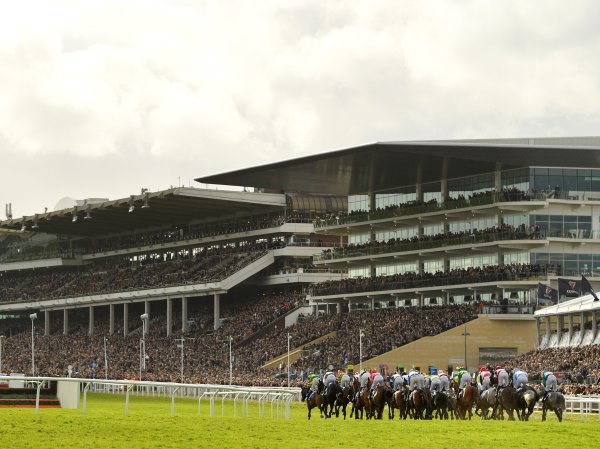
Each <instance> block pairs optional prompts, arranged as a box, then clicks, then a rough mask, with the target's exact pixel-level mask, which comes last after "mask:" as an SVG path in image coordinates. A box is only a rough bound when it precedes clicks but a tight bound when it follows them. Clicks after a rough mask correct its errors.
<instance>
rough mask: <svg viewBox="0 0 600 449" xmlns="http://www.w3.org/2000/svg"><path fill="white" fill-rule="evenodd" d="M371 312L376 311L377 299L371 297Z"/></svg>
mask: <svg viewBox="0 0 600 449" xmlns="http://www.w3.org/2000/svg"><path fill="white" fill-rule="evenodd" d="M371 310H375V297H374V296H371Z"/></svg>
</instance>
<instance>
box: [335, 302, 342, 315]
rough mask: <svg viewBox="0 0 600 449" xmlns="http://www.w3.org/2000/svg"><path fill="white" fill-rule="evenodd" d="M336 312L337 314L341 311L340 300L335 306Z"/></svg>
mask: <svg viewBox="0 0 600 449" xmlns="http://www.w3.org/2000/svg"><path fill="white" fill-rule="evenodd" d="M336 312H337V313H338V315H339V314H340V313H342V303H341V302H338V303H337V306H336Z"/></svg>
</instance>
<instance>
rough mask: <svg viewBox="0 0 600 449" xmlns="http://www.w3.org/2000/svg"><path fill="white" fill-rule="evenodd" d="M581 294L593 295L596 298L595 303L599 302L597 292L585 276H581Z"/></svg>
mask: <svg viewBox="0 0 600 449" xmlns="http://www.w3.org/2000/svg"><path fill="white" fill-rule="evenodd" d="M581 293H591V294H592V296H593V297H594V301H598V297H597V296H596V292H595V291H594V289H593V288H592V285H591V284H590V281H588V280H587V279H586V278H585V276H584V275H581Z"/></svg>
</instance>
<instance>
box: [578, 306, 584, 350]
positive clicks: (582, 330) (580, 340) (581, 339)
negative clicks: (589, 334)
mask: <svg viewBox="0 0 600 449" xmlns="http://www.w3.org/2000/svg"><path fill="white" fill-rule="evenodd" d="M584 333H585V312H581V317H580V318H579V341H578V342H577V343H581V342H582V341H583V334H584Z"/></svg>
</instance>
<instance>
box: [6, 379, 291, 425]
mask: <svg viewBox="0 0 600 449" xmlns="http://www.w3.org/2000/svg"><path fill="white" fill-rule="evenodd" d="M2 380H5V381H11V380H13V381H23V382H25V385H28V386H30V387H33V388H35V389H36V392H37V393H36V403H35V412H36V413H39V404H40V392H41V389H42V388H43V386H44V385H46V383H47V382H48V381H54V382H76V383H79V385H80V390H81V391H82V392H83V407H82V409H83V414H84V415H85V414H86V413H87V393H88V392H90V391H91V392H97V393H105V394H119V395H124V396H125V415H129V397H130V396H150V397H170V398H171V415H172V416H174V415H175V398H176V397H179V398H188V399H197V400H198V415H200V414H201V412H202V401H203V400H204V401H205V402H208V407H209V408H208V410H209V411H208V413H209V415H210V416H215V403H216V402H217V401H219V402H220V403H221V416H224V415H225V401H226V400H230V401H233V415H234V416H237V414H238V413H237V410H238V404H239V405H241V416H243V417H248V416H249V409H250V407H249V406H250V403H256V404H257V405H258V417H259V418H264V417H265V415H266V412H265V410H266V406H267V404H270V416H271V418H272V419H273V418H282V417H283V418H285V419H290V404H291V403H292V402H293V401H294V400H298V399H299V397H300V389H299V388H283V387H241V386H236V385H208V384H182V383H172V382H145V381H135V380H104V379H79V378H65V377H28V376H0V381H2Z"/></svg>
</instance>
